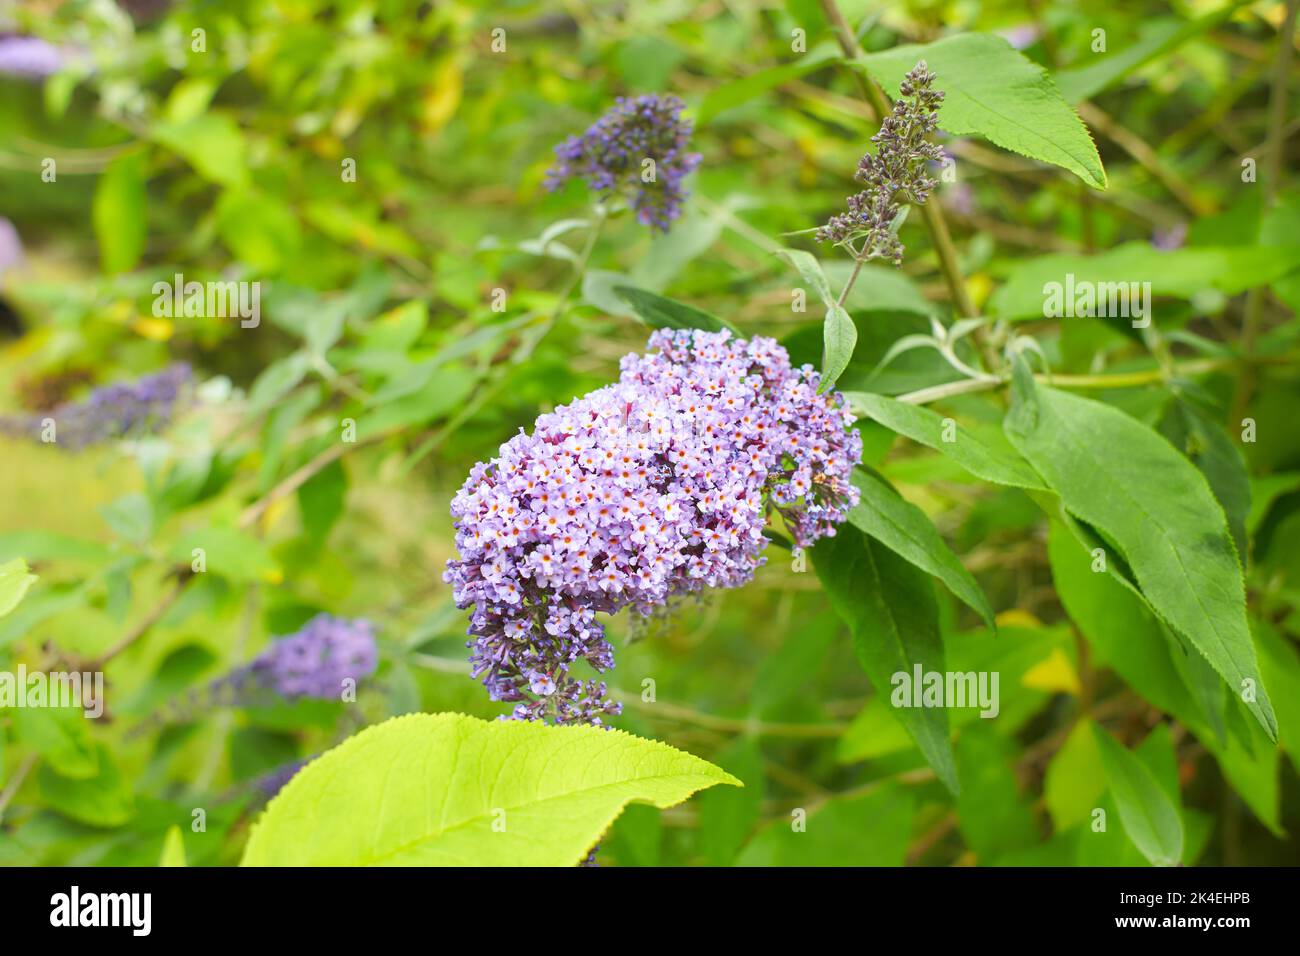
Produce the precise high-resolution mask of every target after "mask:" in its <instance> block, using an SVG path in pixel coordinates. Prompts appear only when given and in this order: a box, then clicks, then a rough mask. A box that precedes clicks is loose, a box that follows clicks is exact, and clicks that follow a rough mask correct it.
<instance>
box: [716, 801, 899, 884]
mask: <svg viewBox="0 0 1300 956" xmlns="http://www.w3.org/2000/svg"><path fill="white" fill-rule="evenodd" d="M914 809H915V801H914V799H913V797H912V794H911V793H909V792H908V791H907V790H905V789H904V788H903V787H900V786H898V785H897V784H892V783H886V784H883V785H882V786H881V787H880V789H878V790H874V791H872V792H871V793H867V794H864V795H863V796H860V797H851V798H845V799H836V800H830V801H828V802H826V803H824V804H822V805H821V806H819V807H808V808H804V807H797V808H795V810H794V811H793V812H792V813H791V816H790V818H789V819H788V820H776V821H774V822H773V823H771V824H769V825H768V826H766V827H765V828H763V829H762V830H761V831H759V833H758V834H757V835H755V837H754V839H753V840H751V841H750V843H749V845H748V846H746V847H745V849H744V851H743V852H742V853H741V854H740V859H738V860H737V861H736V863H737V865H738V866H902V865H903V862H904V860H905V859H906V857H907V844H908V841H909V840H910V839H911V834H912V812H913V810H914Z"/></svg>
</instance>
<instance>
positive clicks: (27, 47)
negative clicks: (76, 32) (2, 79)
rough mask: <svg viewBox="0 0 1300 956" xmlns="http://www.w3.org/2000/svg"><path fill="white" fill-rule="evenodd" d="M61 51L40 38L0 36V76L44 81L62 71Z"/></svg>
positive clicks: (62, 59) (11, 35)
mask: <svg viewBox="0 0 1300 956" xmlns="http://www.w3.org/2000/svg"><path fill="white" fill-rule="evenodd" d="M65 62H66V58H65V57H64V55H63V51H62V50H60V49H59V48H58V47H56V46H55V45H54V44H52V43H49V42H47V41H45V40H42V39H41V38H40V37H26V36H19V35H17V34H14V33H9V34H4V35H0V74H4V75H7V76H20V77H24V78H27V79H37V80H39V79H44V78H45V77H47V76H51V75H52V74H54V73H57V72H59V70H60V69H62V67H63V64H64V63H65Z"/></svg>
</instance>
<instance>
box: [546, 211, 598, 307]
mask: <svg viewBox="0 0 1300 956" xmlns="http://www.w3.org/2000/svg"><path fill="white" fill-rule="evenodd" d="M608 218H609V212H608V210H606V208H605V205H604V203H598V204H597V205H596V220H595V222H593V223H592V224H591V228H590V229H589V230H587V241H586V243H584V244H583V247H582V251H581V252H580V253H578V261H577V262H575V263H574V264H573V274H572V275H571V276H569V281H568V282H567V283H566V284H565V286H564V288H563V289H562V290H561V292H560V301H559V302H557V303H556V304H555V311H554V312H553V313H551V318H550V320H549V321H551V322H555V321H556V320H558V319H559V317H560V316H561V315H562V314H563V312H564V307H565V306H566V305H568V303H569V297H570V296H571V295H573V290H574V289H576V288H577V287H578V283H579V282H581V281H582V277H583V276H584V275H586V274H587V263H588V262H590V261H591V253H592V250H594V249H595V248H596V240H597V239H598V238H600V233H601V230H603V229H604V228H605V220H606V219H608Z"/></svg>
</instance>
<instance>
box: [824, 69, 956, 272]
mask: <svg viewBox="0 0 1300 956" xmlns="http://www.w3.org/2000/svg"><path fill="white" fill-rule="evenodd" d="M934 78H935V75H934V74H933V73H931V72H930V71H929V70H928V69H927V68H926V65H925V61H924V60H921V61H920V62H919V63H917V64H916V66H915V67H913V68H912V70H911V72H910V73H908V74H907V76H905V77H904V78H903V81H902V83H900V84H899V89H898V100H897V102H895V103H894V109H893V112H891V113H890V115H889V116H886V117H885V120H884V122H883V123H881V124H880V132H878V133H876V135H875V136H873V137H871V141H872V142H873V143H875V144H876V154H875V155H874V156H873V155H871V154H870V153H867V154H866V155H865V156H863V157H862V160H861V161H860V162H859V163H858V171H857V173H856V174H855V175H854V178H856V179H858V180H859V181H860V182H863V183H865V184H866V187H867V188H866V189H864V190H863V191H862V192H860V193H858V194H857V195H856V196H850V197H849V198H848V207H849V211H848V212H846V213H841V214H840V215H838V216H833V217H831V219H830V221H828V222H827V223H826V225H824V226H821V227H819V228H818V230H817V233H816V238H817V241H818V242H834V243H836V244H844V245H846V246H848V247H849V249H850V251H851V252H852V253H853V256H854V258H856V259H862V260H866V259H875V258H879V259H889V260H891V261H892V262H893V263H894V264H895V265H898V264H899V263H901V262H902V261H903V244H902V243H901V242H899V240H898V231H897V229H896V227H895V225H894V222H895V220H896V219H897V217H898V214H899V211H900V209H901V205H902V204H903V203H917V204H920V203H924V202H925V201H926V199H928V198H929V196H930V192H931V190H933V189H934V187H935V181H934V179H932V178H931V177H930V176H928V175H927V174H926V163H927V162H940V161H942V160H943V150H942V149H940V148H939V147H938V146H937V145H935V144H934V143H931V142H929V141H928V140H927V139H926V137H927V136H928V135H930V134H931V133H933V132H934V131H935V129H936V128H937V127H938V123H939V119H938V116H937V115H936V111H937V110H938V108H939V104H940V103H942V102H943V92H942V91H940V90H934V89H931V88H930V84H931V83H933V82H934Z"/></svg>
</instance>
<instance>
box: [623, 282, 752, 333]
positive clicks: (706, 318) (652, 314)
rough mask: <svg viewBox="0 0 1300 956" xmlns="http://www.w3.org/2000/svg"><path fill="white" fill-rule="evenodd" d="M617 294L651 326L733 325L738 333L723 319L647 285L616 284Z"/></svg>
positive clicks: (717, 329)
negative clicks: (641, 287)
mask: <svg viewBox="0 0 1300 956" xmlns="http://www.w3.org/2000/svg"><path fill="white" fill-rule="evenodd" d="M614 294H615V295H617V296H618V297H619V298H620V299H622V300H623V301H624V302H626V303H627V304H628V305H629V306H631V307H632V310H633V311H634V312H635V313H636V314H637V317H638V318H639V319H640V320H641V321H642V322H644V323H645V324H646V325H648V326H650V327H651V328H652V329H703V330H704V331H706V332H721V331H722V330H723V329H730V330H731V331H732V332H735V333H736V334H739V332H738V330H737V329H736V327H735V326H734V325H732V324H731V323H730V322H727V321H726V320H724V319H720V318H718V317H717V316H715V315H710V314H709V313H708V312H705V311H703V310H702V309H697V308H695V306H693V305H687V304H686V303H684V302H678V301H676V300H675V299H669V298H666V297H665V296H662V295H656V294H655V293H653V292H647V291H646V290H645V289H638V288H635V287H634V286H628V285H620V286H615V287H614Z"/></svg>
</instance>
